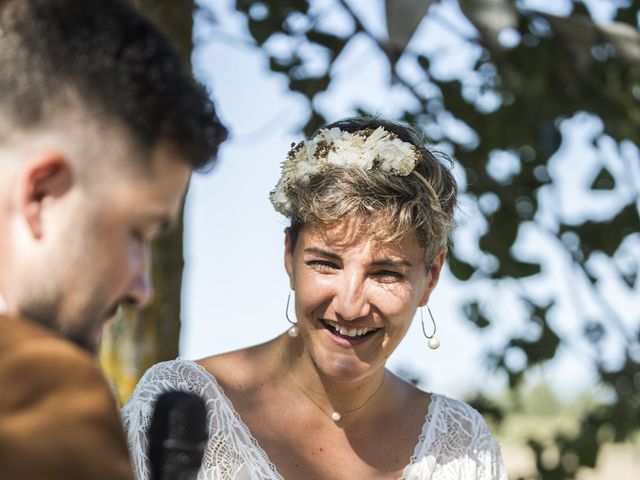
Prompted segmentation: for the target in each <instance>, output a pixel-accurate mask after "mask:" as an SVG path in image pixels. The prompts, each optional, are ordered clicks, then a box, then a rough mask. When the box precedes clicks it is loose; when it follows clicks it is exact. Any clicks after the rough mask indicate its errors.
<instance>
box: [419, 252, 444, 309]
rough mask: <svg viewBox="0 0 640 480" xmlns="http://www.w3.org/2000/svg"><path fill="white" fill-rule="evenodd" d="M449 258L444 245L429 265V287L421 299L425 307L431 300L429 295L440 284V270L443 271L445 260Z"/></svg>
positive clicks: (421, 304)
mask: <svg viewBox="0 0 640 480" xmlns="http://www.w3.org/2000/svg"><path fill="white" fill-rule="evenodd" d="M446 258H447V247H442V248H441V249H440V250H439V251H438V254H437V255H436V257H435V258H434V259H433V262H432V263H431V265H430V266H428V267H427V274H428V275H429V279H428V281H427V282H428V283H427V287H426V289H425V293H424V296H423V297H422V300H421V301H420V306H421V307H424V306H425V305H426V304H427V303H428V302H429V297H430V296H431V292H433V289H434V288H436V285H437V284H438V280H439V279H440V272H442V267H443V266H444V261H445V260H446Z"/></svg>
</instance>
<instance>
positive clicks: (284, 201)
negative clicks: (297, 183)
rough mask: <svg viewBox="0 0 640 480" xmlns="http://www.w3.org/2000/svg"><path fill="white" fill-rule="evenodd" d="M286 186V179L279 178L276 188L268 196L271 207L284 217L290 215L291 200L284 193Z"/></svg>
mask: <svg viewBox="0 0 640 480" xmlns="http://www.w3.org/2000/svg"><path fill="white" fill-rule="evenodd" d="M287 184H288V181H287V178H286V177H284V176H283V177H281V178H280V180H279V181H278V184H277V185H276V188H275V189H274V190H273V191H272V192H271V193H270V194H269V198H270V199H271V203H272V204H273V207H274V208H275V209H276V211H277V212H279V213H281V214H282V215H284V216H285V217H288V216H289V215H291V199H290V198H289V196H288V195H287V193H286V186H287Z"/></svg>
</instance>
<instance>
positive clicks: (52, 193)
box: [16, 152, 72, 239]
mask: <svg viewBox="0 0 640 480" xmlns="http://www.w3.org/2000/svg"><path fill="white" fill-rule="evenodd" d="M71 186H72V175H71V168H70V166H69V163H68V162H67V161H66V160H65V158H64V157H63V156H62V155H61V154H60V153H57V152H43V153H40V154H38V155H37V156H35V157H34V158H32V159H31V160H29V161H28V162H27V163H26V164H25V167H24V168H23V170H22V173H21V175H20V176H19V178H18V189H17V192H18V198H17V199H16V200H17V206H18V210H19V211H20V212H21V214H22V216H23V218H24V219H25V222H26V224H27V225H28V226H29V230H30V231H31V234H32V235H33V237H34V238H37V239H39V238H41V237H42V235H43V233H44V231H43V213H44V210H45V209H46V208H47V207H48V206H49V205H50V204H51V202H52V201H55V200H56V199H58V198H60V197H62V196H63V195H64V194H65V193H66V192H68V191H69V190H70V188H71Z"/></svg>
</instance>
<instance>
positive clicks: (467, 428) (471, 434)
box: [430, 394, 495, 449]
mask: <svg viewBox="0 0 640 480" xmlns="http://www.w3.org/2000/svg"><path fill="white" fill-rule="evenodd" d="M432 402H434V406H433V408H432V409H430V417H431V418H430V420H431V421H432V422H433V427H434V431H437V432H438V434H445V435H449V436H454V437H455V438H457V439H459V442H460V447H461V448H472V449H484V448H489V447H491V448H493V444H494V443H495V439H494V437H493V435H492V433H491V430H490V429H489V426H488V425H487V422H486V421H485V419H484V418H483V416H482V415H481V414H480V413H479V412H478V411H477V410H476V409H475V408H473V407H472V406H471V405H469V404H468V403H465V402H463V401H460V400H456V399H453V398H450V397H447V396H445V395H441V394H432Z"/></svg>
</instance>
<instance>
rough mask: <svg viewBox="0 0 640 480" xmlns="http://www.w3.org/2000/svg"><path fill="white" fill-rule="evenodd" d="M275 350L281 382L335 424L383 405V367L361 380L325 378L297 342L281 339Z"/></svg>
mask: <svg viewBox="0 0 640 480" xmlns="http://www.w3.org/2000/svg"><path fill="white" fill-rule="evenodd" d="M277 343H278V347H279V348H280V351H281V355H282V368H283V369H285V370H286V374H285V373H283V375H282V377H281V378H282V379H283V381H285V382H287V383H289V384H290V386H291V387H292V390H294V391H296V392H297V394H299V395H300V396H302V397H306V399H307V400H308V401H309V402H310V403H312V404H314V405H315V407H317V408H316V409H317V410H318V413H323V414H324V415H326V416H327V417H329V418H331V419H332V420H333V421H334V422H345V421H349V420H351V419H354V418H357V417H358V416H359V415H361V414H363V413H365V412H366V411H368V409H369V408H372V407H377V408H379V407H380V405H382V404H383V402H382V398H383V397H385V393H386V392H385V390H386V389H385V384H387V383H388V382H387V376H388V374H387V372H386V370H385V369H384V367H383V368H379V369H378V370H376V371H374V372H372V373H371V374H369V375H367V376H366V377H363V378H358V379H354V380H348V381H344V380H342V381H341V380H336V379H332V378H329V377H327V376H326V375H324V374H323V373H322V372H321V371H320V370H319V369H318V368H317V367H316V365H315V364H314V363H313V361H312V359H311V358H310V356H309V355H308V354H307V353H306V352H305V351H304V350H303V347H302V344H301V340H300V339H290V338H289V337H287V336H283V337H280V339H279V341H278V342H277Z"/></svg>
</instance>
